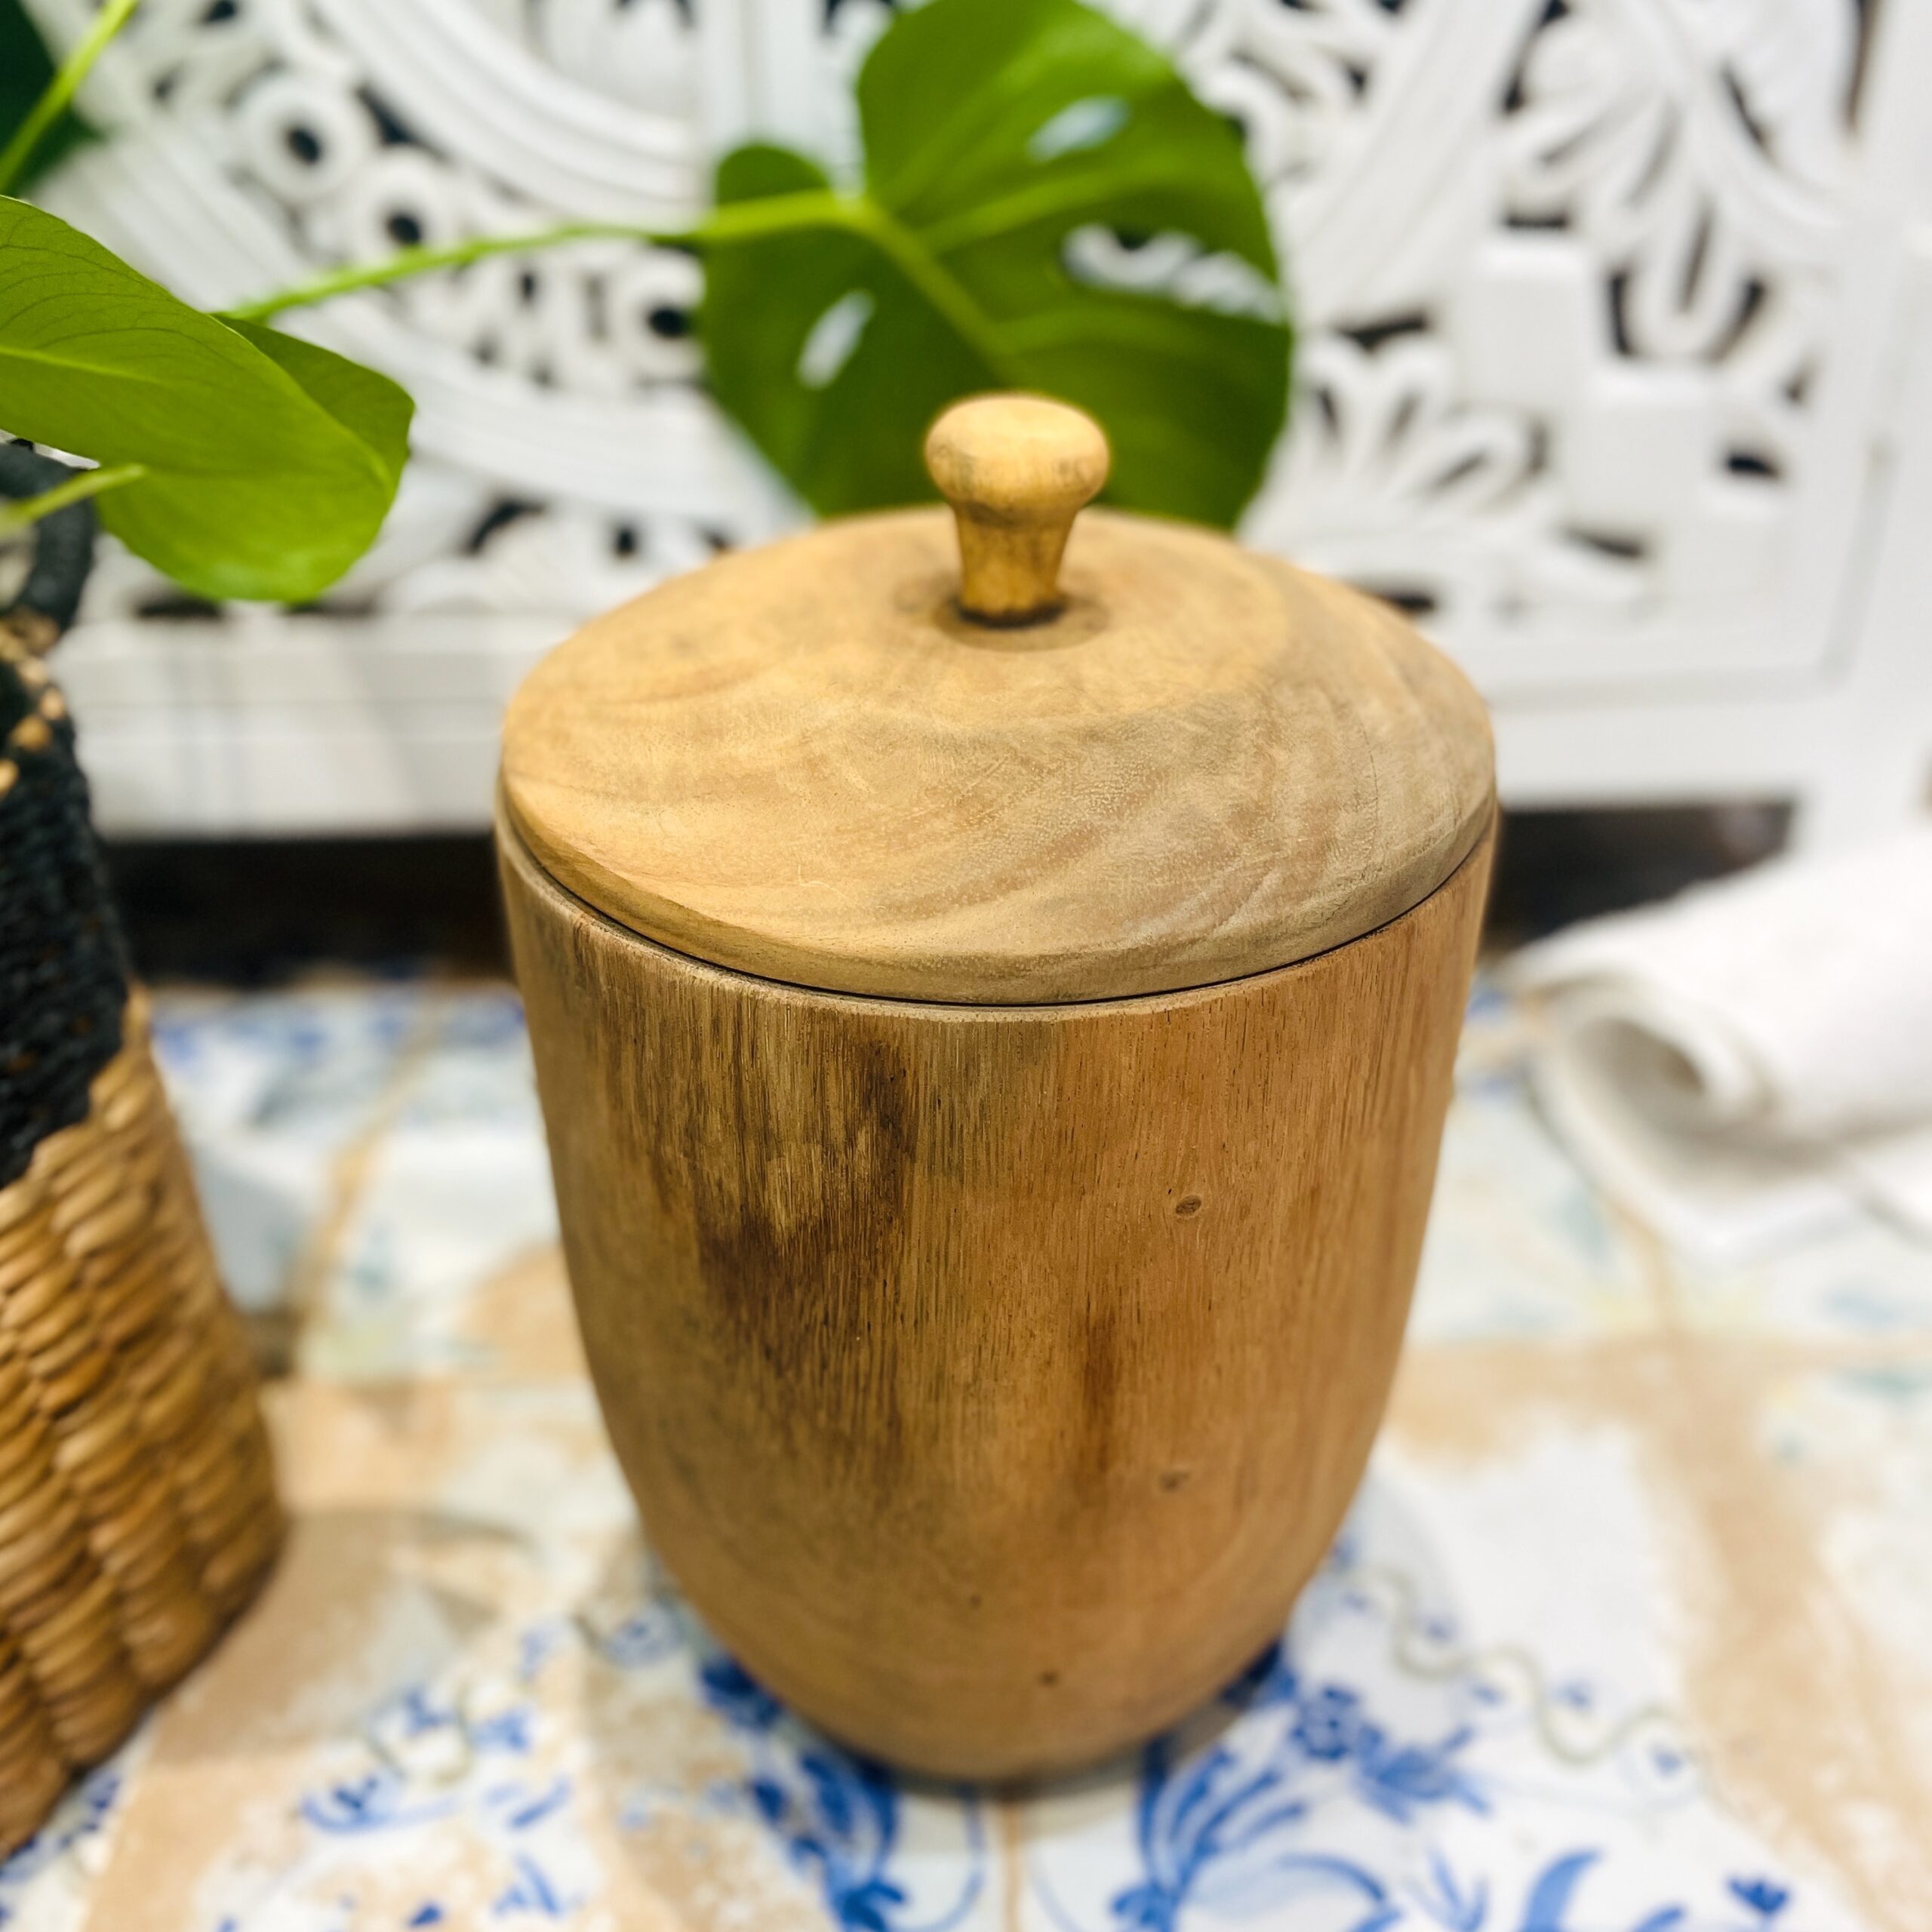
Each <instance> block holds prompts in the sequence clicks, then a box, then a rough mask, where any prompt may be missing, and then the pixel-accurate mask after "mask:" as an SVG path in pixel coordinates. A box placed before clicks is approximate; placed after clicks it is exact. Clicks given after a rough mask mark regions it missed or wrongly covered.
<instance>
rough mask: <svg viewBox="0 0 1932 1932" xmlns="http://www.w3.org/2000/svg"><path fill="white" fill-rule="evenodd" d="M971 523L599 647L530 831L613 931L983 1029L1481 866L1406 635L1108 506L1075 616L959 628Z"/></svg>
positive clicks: (1200, 537)
mask: <svg viewBox="0 0 1932 1932" xmlns="http://www.w3.org/2000/svg"><path fill="white" fill-rule="evenodd" d="M1061 585H1062V588H1063V591H1064V592H1065V601H1064V602H1063V606H1062V608H1060V611H1059V613H1058V614H1057V616H1055V617H1053V618H1051V620H1048V621H1046V622H1044V623H1038V624H1035V625H1032V626H1027V627H1025V628H1023V629H1011V630H1002V629H990V628H989V627H987V626H983V625H980V624H977V623H973V622H971V620H968V619H967V618H966V617H964V616H963V615H961V613H960V611H959V610H958V606H957V601H956V590H957V586H958V558H957V556H956V555H955V540H954V537H953V532H952V519H951V518H950V517H949V515H947V513H946V512H945V511H944V510H943V509H930V510H915V511H909V512H900V513H897V514H894V515H884V516H876V517H866V518H857V519H854V520H852V521H848V522H843V523H837V524H832V525H826V527H824V528H821V529H820V530H817V531H814V532H812V533H811V534H809V535H808V536H804V537H798V538H795V539H793V540H790V541H788V542H786V543H778V544H774V545H772V546H769V547H768V548H767V549H763V550H761V551H758V552H747V553H744V554H742V555H734V556H731V557H727V558H722V559H721V560H720V561H718V562H716V563H715V564H713V565H710V566H709V567H708V568H706V569H705V570H703V571H698V572H696V573H694V574H692V575H691V576H689V577H682V578H678V579H676V580H673V581H672V582H671V583H666V584H664V585H663V586H660V587H659V588H658V589H656V590H654V591H652V592H650V593H649V595H647V596H645V597H643V598H639V599H638V600H637V601H635V602H634V603H632V604H629V605H626V606H624V607H623V608H622V609H620V610H617V611H613V612H611V613H610V614H608V615H607V616H605V617H601V618H599V619H598V620H596V621H595V623H592V624H590V625H589V626H587V627H586V629H583V631H581V632H579V633H578V634H577V636H576V637H574V638H572V639H571V640H570V641H569V642H568V643H567V644H565V645H563V646H562V647H561V648H559V649H558V650H557V651H555V652H553V653H552V654H551V655H550V656H549V657H548V658H546V660H544V661H543V663H541V664H540V666H538V667H537V669H536V670H535V671H534V672H533V673H532V674H531V676H530V678H528V680H527V681H525V685H524V686H523V688H522V689H521V691H519V692H518V694H517V696H516V697H515V700H514V701H513V702H512V704H511V706H510V709H509V716H508V718H507V721H506V726H505V733H504V762H503V782H504V786H505V789H506V792H507V795H508V797H509V803H510V808H511V811H512V814H513V816H514V817H515V822H516V824H517V826H518V829H519V830H520V831H521V833H522V834H523V835H524V837H525V838H526V839H527V840H528V842H529V844H530V846H531V850H532V851H534V852H535V853H536V854H537V857H538V858H539V859H540V860H541V861H542V862H543V865H544V866H546V869H548V870H549V872H551V873H552V875H554V876H555V877H556V878H558V879H560V880H561V881H562V882H563V883H564V884H566V885H567V886H568V887H569V888H570V889H571V891H573V892H574V893H576V894H578V895H579V896H580V897H582V898H583V899H584V900H587V901H588V902H589V903H590V904H592V905H593V906H596V907H597V908H598V909H599V910H600V911H601V912H605V913H606V914H608V915H609V916H610V917H611V918H613V919H614V920H616V921H617V922H618V923H619V924H622V925H625V926H628V927H629V928H632V930H633V931H637V932H639V933H641V934H645V936H646V937H649V938H651V939H655V940H660V941H662V942H663V943H664V944H665V945H666V946H673V947H675V948H676V949H678V950H679V951H680V952H688V953H691V954H692V955H694V956H696V957H697V958H703V959H709V960H711V961H714V962H715V963H716V964H720V965H724V966H728V967H731V968H735V969H737V970H738V971H742V972H746V973H751V974H758V975H760V976H761V977H764V978H767V979H773V980H786V981H789V982H792V983H795V984H798V985H801V986H820V987H827V988H832V989H837V990H841V991H844V992H858V993H872V994H881V995H889V996H892V997H895V998H912V999H923V1000H931V1001H961V1002H975V1003H982V1004H1045V1003H1049V1002H1053V1001H1067V1000H1079V999H1098V998H1115V997H1119V996H1122V995H1131V994H1138V993H1146V992H1163V991H1169V990H1173V989H1177V988H1183V987H1188V986H1207V985H1211V984H1213V983H1216V982H1217V981H1220V980H1228V979H1234V978H1238V977H1242V976H1243V975H1245V974H1252V973H1256V972H1260V971H1266V970H1267V969H1269V968H1272V967H1275V966H1279V965H1281V964H1284V963H1285V962H1287V961H1291V960H1295V959H1300V958H1307V957H1309V956H1310V955H1313V954H1315V953H1317V952H1323V951H1325V950H1326V949H1328V948H1329V947H1331V946H1338V945H1340V944H1341V943H1343V941H1344V940H1351V939H1353V938H1355V937H1358V935H1359V934H1362V933H1364V932H1368V931H1373V930H1374V928H1377V927H1378V926H1380V925H1383V924H1386V922H1387V921H1389V920H1390V919H1392V918H1395V916H1396V915H1398V914H1399V913H1401V912H1406V911H1407V909H1409V908H1410V907H1411V906H1414V905H1415V904H1417V903H1418V902H1419V901H1420V900H1422V899H1423V898H1425V897H1426V896H1427V895H1428V894H1429V893H1431V892H1432V891H1435V888H1437V887H1438V886H1439V885H1440V884H1441V883H1442V881H1444V879H1445V878H1447V877H1448V876H1449V875H1450V874H1451V872H1454V870H1455V869H1456V868H1457V866H1459V865H1460V864H1461V863H1462V862H1463V860H1464V859H1465V858H1466V857H1467V856H1468V854H1469V851H1470V848H1472V845H1473V844H1475V840H1476V838H1477V837H1478V835H1479V833H1480V832H1481V828H1482V826H1484V824H1485V823H1487V818H1488V815H1489V812H1490V809H1491V798H1492V779H1491V746H1490V737H1489V729H1488V724H1487V719H1486V718H1485V717H1484V713H1483V709H1482V706H1481V702H1480V700H1478V698H1477V697H1476V695H1475V693H1474V691H1472V690H1471V688H1470V687H1469V685H1468V683H1467V682H1466V681H1465V680H1464V679H1463V677H1462V675H1461V674H1460V672H1457V670H1456V669H1454V667H1453V666H1451V664H1450V663H1448V662H1447V660H1446V659H1444V658H1443V657H1441V655H1440V654H1438V653H1437V652H1436V651H1434V650H1433V649H1432V648H1431V647H1430V646H1429V645H1427V644H1426V643H1425V642H1424V641H1423V639H1422V638H1420V637H1419V636H1418V635H1417V634H1416V632H1414V630H1413V629H1411V628H1410V626H1408V625H1407V623H1405V622H1404V620H1402V619H1401V617H1399V616H1398V614H1396V613H1395V611H1392V610H1391V609H1390V608H1388V607H1387V606H1386V605H1382V604H1380V603H1377V602H1376V601H1374V600H1373V599H1371V598H1365V597H1363V596H1361V595H1358V594H1357V593H1355V592H1352V591H1349V590H1346V589H1343V587H1341V586H1339V585H1337V584H1334V583H1329V582H1327V581H1326V580H1323V579H1321V578H1318V577H1312V576H1310V575H1308V574H1305V573H1303V572H1300V571H1295V570H1293V569H1291V568H1289V567H1288V566H1287V565H1282V564H1279V563H1276V562H1275V561H1272V560H1269V559H1265V558H1259V557H1255V556H1252V555H1249V554H1247V552H1244V551H1242V550H1241V549H1238V547H1237V546H1235V545H1234V544H1233V543H1230V542H1229V541H1228V540H1226V539H1225V538H1223V537H1217V536H1216V535H1214V534H1212V533H1211V532H1208V531H1202V530H1197V529H1193V528H1189V527H1187V526H1185V525H1179V524H1171V523H1162V522H1159V521H1155V520H1153V519H1151V518H1143V517H1133V516H1126V515H1118V514H1115V513H1111V512H1105V511H1100V510H1090V511H1088V512H1085V513H1084V515H1081V517H1080V518H1079V519H1078V521H1077V522H1076V523H1075V526H1074V530H1073V534H1072V537H1071V539H1070V540H1069V543H1068V546H1067V551H1066V563H1065V565H1064V568H1063V571H1062V572H1061Z"/></svg>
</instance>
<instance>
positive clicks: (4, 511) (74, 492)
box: [0, 463, 148, 537]
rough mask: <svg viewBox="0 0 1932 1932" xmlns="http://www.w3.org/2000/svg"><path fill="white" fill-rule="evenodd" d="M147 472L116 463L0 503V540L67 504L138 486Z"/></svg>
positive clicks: (135, 465)
mask: <svg viewBox="0 0 1932 1932" xmlns="http://www.w3.org/2000/svg"><path fill="white" fill-rule="evenodd" d="M147 473H148V466H147V465H146V463H116V464H115V466H113V468H112V469H81V470H76V471H75V472H74V474H73V475H72V476H70V477H69V478H68V479H67V480H66V482H64V483H57V484H55V485H54V488H52V489H51V490H43V491H41V493H40V494H39V495H38V496H37V497H19V498H17V500H15V501H14V502H12V503H0V537H11V535H12V534H13V533H14V531H17V530H24V529H26V527H27V526H28V525H29V524H34V523H38V521H40V520H41V518H42V517H44V516H51V515H53V514H54V512H55V511H56V510H64V509H66V507H67V506H68V505H69V503H85V502H86V501H87V500H88V497H97V496H99V495H100V494H101V492H102V491H103V490H118V489H119V488H120V487H121V486H122V484H124V483H138V482H139V481H140V480H141V478H143V476H145V475H146V474H147Z"/></svg>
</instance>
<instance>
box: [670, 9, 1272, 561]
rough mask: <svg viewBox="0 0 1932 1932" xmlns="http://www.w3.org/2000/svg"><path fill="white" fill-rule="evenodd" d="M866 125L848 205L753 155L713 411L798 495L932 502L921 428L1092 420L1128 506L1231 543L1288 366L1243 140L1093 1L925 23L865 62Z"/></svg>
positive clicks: (791, 170) (811, 167) (733, 231)
mask: <svg viewBox="0 0 1932 1932" xmlns="http://www.w3.org/2000/svg"><path fill="white" fill-rule="evenodd" d="M858 108H859V123H860V132H861V134H862V136H863V141H864V148H865V169H864V178H863V186H861V187H860V189H859V190H858V191H857V192H852V193H841V192H838V191H836V190H835V189H834V188H833V187H832V185H831V184H830V183H829V181H828V180H827V178H826V175H825V174H824V173H823V171H822V170H821V169H820V168H818V167H817V165H815V164H814V162H811V161H810V160H808V159H807V158H805V157H804V156H803V155H796V154H792V153H789V152H786V150H784V149H778V148H774V147H771V146H756V147H752V148H746V149H740V150H738V151H737V152H736V153H734V154H733V155H730V156H728V158H726V160H725V161H724V163H723V165H721V168H719V171H718V183H717V190H718V208H717V209H716V211H715V213H714V214H712V216H711V217H709V219H708V220H706V221H705V222H704V223H703V224H702V226H700V229H699V230H698V231H697V235H695V236H694V240H696V241H697V244H698V245H699V247H700V250H701V251H702V253H703V256H704V257H705V263H706V296H705V305H704V310H703V318H702V328H703V336H704V342H705V351H706V364H707V368H708V371H709V378H710V381H711V384H712V389H713V390H714V392H715V394H716V395H717V396H718V400H719V401H721V403H722V404H723V405H724V407H725V408H727V409H728V410H729V411H731V414H733V415H734V417H737V420H738V421H739V422H740V423H741V424H743V426H744V427H745V429H746V430H747V431H748V432H749V434H750V435H751V436H752V439H753V441H755V442H756V443H757V445H758V447H759V448H761V450H763V451H764V453H765V454H766V455H767V456H768V457H769V458H770V459H771V461H772V462H773V463H774V464H775V465H776V466H777V468H778V469H779V470H780V472H782V473H783V475H785V476H786V478H788V479H789V481H790V482H791V483H792V485H793V486H794V487H795V488H796V489H797V490H798V492H799V494H801V495H802V496H803V497H804V498H805V500H807V501H808V503H811V505H812V506H813V507H814V508H815V509H818V510H820V512H826V513H831V512H838V511H845V510H854V509H866V508H869V507H872V506H877V505H881V504H888V503H906V502H909V501H913V500H918V499H919V498H921V497H929V496H931V494H932V487H931V484H930V482H929V481H928V479H927V478H926V476H925V474H924V471H923V469H921V466H920V457H919V442H920V438H921V433H922V432H923V431H924V428H925V426H926V425H927V424H928V423H929V422H930V421H931V419H932V417H934V415H935V414H937V412H938V411H940V409H941V408H943V407H944V406H945V405H946V404H947V403H948V402H949V401H953V400H954V399H955V398H957V397H958V396H961V395H967V394H970V393H972V392H974V391H977V390H983V389H1034V390H1038V391H1041V392H1044V393H1046V394H1048V395H1055V396H1059V397H1061V398H1064V399H1066V401H1071V402H1074V403H1077V404H1078V405H1081V407H1082V408H1084V409H1086V410H1088V411H1090V412H1091V414H1093V415H1094V416H1095V417H1097V418H1098V419H1099V420H1100V423H1101V424H1102V425H1103V426H1104V427H1105V429H1106V431H1107V433H1108V436H1109V439H1110V441H1112V445H1113V448H1114V468H1113V478H1112V484H1111V485H1110V487H1109V491H1108V494H1109V497H1111V498H1112V500H1114V501H1115V502H1116V503H1122V504H1124V505H1127V506H1131V507H1135V508H1140V509H1149V510H1154V511H1158V512H1164V513H1167V514H1171V515H1179V516H1186V517H1191V518H1197V519H1199V520H1201V521H1206V522H1210V523H1217V524H1222V525H1226V524H1229V523H1232V521H1234V519H1235V516H1236V515H1238V513H1239V512H1240V510H1241V506H1242V505H1243V504H1244V503H1246V501H1247V499H1248V497H1250V496H1251V494H1253V493H1254V489H1255V488H1256V486H1257V484H1258V483H1259V482H1260V478H1261V475H1262V470H1263V466H1264V464H1265V463H1266V459H1267V455H1268V452H1269V448H1270V447H1271V445H1272V444H1273V442H1274V440H1275V435H1276V434H1277V432H1278V431H1279V429H1280V428H1281V422H1282V417H1283V414H1284V411H1285V408H1286V406H1287V388H1288V362H1289V352H1290V337H1289V333H1288V329H1287V324H1286V322H1285V321H1284V319H1283V317H1282V312H1281V300H1280V295H1279V291H1278V270H1277V267H1276V264H1275V254H1274V249H1273V246H1272V243H1271V242H1270V239H1269V232H1268V224H1267V219H1266V213H1265V211H1264V210H1263V207H1262V204H1261V198H1260V195H1259V193H1258V192H1257V189H1256V188H1255V185H1254V180H1253V179H1252V177H1251V176H1250V174H1248V171H1247V167H1246V165H1245V164H1244V162H1243V159H1242V157H1241V146H1240V143H1239V141H1238V139H1237V137H1236V136H1235V132H1234V131H1233V129H1232V128H1230V127H1229V125H1227V124H1226V122H1223V120H1222V119H1221V118H1220V117H1219V116H1218V115H1216V114H1214V112H1211V110H1210V109H1207V107H1205V106H1203V105H1202V104H1201V103H1200V102H1199V101H1198V100H1195V97H1193V95H1192V94H1190V93H1189V91H1188V89H1187V88H1186V85H1185V84H1184V83H1183V82H1182V80H1181V79H1180V76H1179V75H1177V73H1176V72H1174V69H1173V68H1172V67H1171V66H1170V65H1169V64H1168V62H1167V60H1165V59H1164V57H1162V56H1161V54H1159V53H1158V52H1157V51H1155V49H1153V48H1151V47H1149V45H1147V44H1146V42H1143V41H1142V40H1140V39H1139V38H1137V37H1136V36H1135V35H1133V34H1131V33H1129V32H1127V31H1126V30H1125V29H1123V28H1121V27H1119V26H1115V24H1114V23H1112V21H1110V20H1107V19H1106V17H1104V16H1103V15H1101V14H1098V13H1096V12H1094V11H1093V10H1092V9H1091V8H1088V7H1086V6H1084V5H1081V4H1079V0H932V4H931V5H927V6H925V7H923V8H919V9H918V10H917V11H914V12H911V13H909V14H904V15H903V16H901V17H900V18H899V19H898V20H896V21H895V22H894V24H893V26H891V28H890V29H888V31H887V32H886V33H885V34H884V36H883V37H882V38H881V39H880V41H879V42H878V45H876V47H875V48H874V49H873V50H872V54H871V57H870V58H869V60H867V61H866V65H865V67H864V69H863V72H861V74H860V78H859V84H858Z"/></svg>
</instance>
